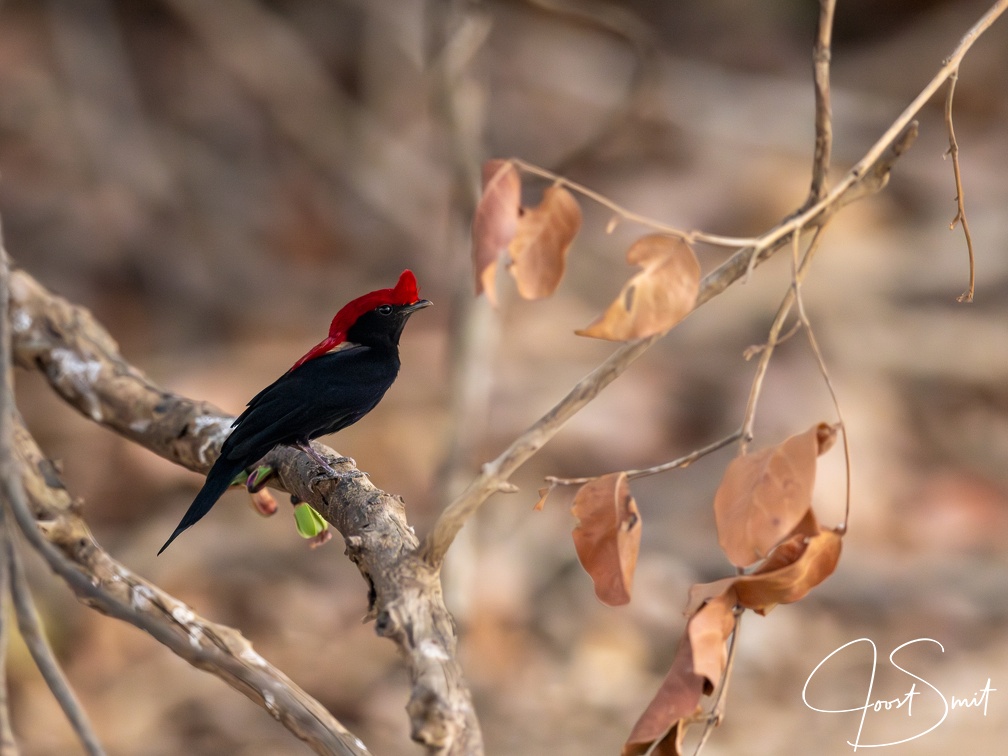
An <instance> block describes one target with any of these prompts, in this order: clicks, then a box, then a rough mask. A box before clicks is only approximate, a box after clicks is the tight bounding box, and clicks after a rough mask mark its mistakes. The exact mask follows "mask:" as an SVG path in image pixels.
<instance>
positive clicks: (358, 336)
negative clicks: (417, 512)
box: [158, 270, 431, 554]
mask: <svg viewBox="0 0 1008 756" xmlns="http://www.w3.org/2000/svg"><path fill="white" fill-rule="evenodd" d="M430 304H431V303H430V301H428V300H426V299H421V298H420V292H419V291H418V289H417V282H416V277H415V276H414V275H413V273H412V272H411V271H409V270H404V271H403V272H402V275H401V276H400V277H399V282H398V283H397V284H396V285H395V287H394V288H392V289H379V290H377V291H372V292H371V293H369V294H365V295H364V296H362V297H358V298H357V299H355V300H353V301H352V302H350V303H348V304H347V305H345V306H344V307H343V308H342V309H341V310H340V311H339V312H338V313H336V316H335V317H334V318H333V320H332V324H331V325H330V326H329V335H328V336H327V337H326V338H325V339H323V340H322V341H320V342H319V343H318V344H316V345H315V346H314V347H312V349H310V350H309V351H308V353H307V354H305V355H304V356H303V357H302V358H301V359H299V360H298V361H297V362H296V363H294V366H293V367H292V368H291V369H290V370H288V371H287V372H286V373H284V374H283V375H282V376H280V378H278V379H277V380H276V381H275V382H274V383H272V384H270V385H269V386H267V387H266V388H264V389H263V390H262V391H260V392H259V393H258V394H256V395H255V396H254V397H253V398H252V400H251V401H250V402H249V403H248V407H247V408H246V409H245V411H244V412H242V413H241V415H239V417H238V419H237V420H235V421H234V423H233V424H232V426H231V427H232V431H231V435H229V436H228V437H227V439H226V440H225V441H224V444H223V445H222V446H221V453H220V456H219V457H218V458H217V461H216V462H214V464H213V467H211V468H210V472H209V473H208V474H207V479H206V483H204V484H203V488H202V489H200V492H199V493H198V494H197V495H196V498H195V499H193V503H192V504H190V505H189V509H188V510H187V511H186V513H185V516H184V517H183V518H182V521H181V522H180V523H179V524H178V527H177V528H175V532H174V533H172V534H171V537H170V538H169V539H168V540H167V541H165V544H164V546H162V547H161V549H160V550H159V551H158V554H160V553H161V552H162V551H164V550H165V549H166V548H168V545H169V544H170V543H171V542H172V541H174V540H175V539H176V538H177V537H178V535H179V534H180V533H181V532H182V531H184V530H185V529H186V528H188V527H190V526H192V525H194V524H196V523H197V522H198V521H199V520H200V518H202V517H203V515H205V514H206V513H207V512H209V511H210V508H211V507H213V505H214V504H216V503H217V500H218V499H219V498H220V497H221V494H223V493H224V491H226V490H227V488H228V486H230V485H231V483H232V481H234V479H235V477H236V476H237V475H238V473H240V472H242V471H243V470H246V469H248V468H250V467H252V466H253V465H254V464H255V463H256V462H258V461H259V460H260V459H262V458H263V457H264V456H266V455H267V454H268V453H269V452H270V451H272V450H273V449H274V448H276V447H277V446H281V445H284V444H287V445H290V446H295V447H297V448H299V449H301V450H302V451H303V452H305V453H306V454H308V455H309V456H311V457H312V458H313V459H314V460H315V461H316V462H318V463H319V464H320V465H322V466H323V467H324V468H326V469H327V470H328V471H329V472H330V473H331V474H332V475H333V476H334V477H339V476H341V475H342V474H341V473H338V472H336V471H335V470H333V469H332V468H331V467H330V466H329V464H328V463H327V462H326V461H325V460H324V459H323V458H322V456H321V455H319V454H318V452H316V451H315V450H314V449H312V447H311V444H310V441H311V440H312V439H314V438H318V437H319V436H325V435H327V434H329V433H335V432H336V431H339V430H342V429H343V428H346V427H347V426H348V425H353V424H354V423H356V422H357V421H358V420H360V419H361V418H362V417H364V415H366V414H367V413H368V412H370V411H371V410H372V409H374V408H375V405H377V404H378V402H380V401H381V398H382V397H383V396H384V395H385V392H386V391H388V389H389V387H390V386H391V385H392V383H393V382H394V381H395V379H396V376H397V375H398V373H399V336H400V335H401V334H402V331H403V327H404V326H405V325H406V321H407V320H408V319H409V316H410V315H412V314H413V313H414V312H416V311H417V310H420V309H422V308H424V307H428V306H430ZM331 350H335V351H331Z"/></svg>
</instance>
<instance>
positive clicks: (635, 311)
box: [576, 234, 700, 341]
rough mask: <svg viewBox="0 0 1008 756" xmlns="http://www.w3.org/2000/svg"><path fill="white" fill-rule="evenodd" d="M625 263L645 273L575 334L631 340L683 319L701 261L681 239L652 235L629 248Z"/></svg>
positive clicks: (696, 284)
mask: <svg viewBox="0 0 1008 756" xmlns="http://www.w3.org/2000/svg"><path fill="white" fill-rule="evenodd" d="M627 262H629V263H630V264H631V265H640V266H641V267H642V268H643V270H642V271H641V272H640V273H637V274H636V275H634V276H633V278H631V279H630V280H629V281H627V282H626V284H625V285H624V286H623V289H622V290H621V291H620V294H619V296H618V297H616V299H615V300H614V301H613V303H612V304H610V305H609V308H608V309H607V310H606V311H605V312H604V313H602V315H600V316H599V317H598V318H596V319H595V321H594V322H593V323H591V324H590V325H589V326H588V327H587V328H584V329H582V330H580V331H576V333H577V334H578V335H579V336H591V337H593V338H596V339H609V340H610V341H630V340H632V339H641V338H644V337H646V336H652V335H654V334H656V333H663V332H665V331H667V330H669V329H670V328H671V327H672V326H674V325H675V324H676V323H678V322H679V321H680V320H682V319H683V318H685V317H686V316H687V315H688V314H689V313H690V312H691V311H692V309H693V305H694V304H696V298H697V292H698V291H699V290H700V263H699V262H698V261H697V258H696V254H694V252H693V250H692V248H690V246H689V244H687V243H686V242H685V241H683V240H682V239H677V238H674V237H671V236H663V235H661V234H651V235H649V236H644V237H642V238H640V239H638V240H637V241H636V242H634V243H633V245H631V247H630V249H629V250H627Z"/></svg>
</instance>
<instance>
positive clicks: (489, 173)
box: [472, 160, 521, 307]
mask: <svg viewBox="0 0 1008 756" xmlns="http://www.w3.org/2000/svg"><path fill="white" fill-rule="evenodd" d="M520 205H521V179H520V178H519V177H518V171H517V170H516V169H515V167H514V164H512V163H511V162H510V161H509V160H488V161H486V162H485V163H484V164H483V196H482V197H480V201H479V204H477V205H476V212H475V214H474V215H473V223H472V250H473V251H472V254H473V267H474V268H475V271H476V294H477V296H478V295H479V294H481V293H482V292H484V291H486V294H487V299H488V300H490V303H491V304H492V305H494V306H495V307H496V305H497V292H496V288H495V287H494V276H495V274H496V272H497V261H498V260H499V259H500V258H501V255H503V254H504V253H505V251H506V250H507V248H508V246H509V245H510V244H511V241H512V240H513V239H514V237H515V233H517V230H518V210H519V207H520Z"/></svg>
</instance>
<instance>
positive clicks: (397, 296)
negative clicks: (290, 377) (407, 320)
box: [288, 268, 420, 372]
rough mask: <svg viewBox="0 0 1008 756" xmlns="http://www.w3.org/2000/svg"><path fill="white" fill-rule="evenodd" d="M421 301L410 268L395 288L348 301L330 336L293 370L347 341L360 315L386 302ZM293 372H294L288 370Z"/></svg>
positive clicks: (314, 347) (406, 302) (379, 290)
mask: <svg viewBox="0 0 1008 756" xmlns="http://www.w3.org/2000/svg"><path fill="white" fill-rule="evenodd" d="M419 300H420V290H419V289H418V288H417V280H416V276H414V275H413V271H411V270H409V269H408V268H407V269H406V270H404V271H403V272H402V275H400V276H399V281H398V283H396V285H395V286H394V287H393V288H391V289H376V290H375V291H372V292H370V293H368V294H365V295H364V296H361V297H357V299H354V300H351V301H350V302H347V303H346V304H345V305H343V307H342V308H341V309H340V311H339V312H337V313H336V316H335V317H334V318H333V319H332V323H330V324H329V335H328V336H327V337H326V338H324V339H323V340H322V341H320V342H319V343H318V344H316V345H315V346H313V347H312V348H311V349H309V350H308V352H307V354H305V356H304V357H302V358H301V359H300V360H298V361H297V362H295V363H294V366H293V367H292V368H291V370H296V369H297V368H299V367H301V366H302V365H303V364H305V363H306V362H308V360H310V359H313V358H315V357H319V356H320V355H323V354H325V353H326V352H328V351H329V350H331V349H334V348H336V347H337V346H339V345H340V344H342V343H343V342H344V341H346V336H347V331H349V330H350V328H351V327H352V326H353V324H354V323H356V322H357V318H359V317H360V316H361V315H363V314H364V313H366V312H371V310H373V309H374V308H375V307H381V306H382V305H384V304H390V305H411V304H413V303H415V302H418V301H419ZM288 372H290V371H288Z"/></svg>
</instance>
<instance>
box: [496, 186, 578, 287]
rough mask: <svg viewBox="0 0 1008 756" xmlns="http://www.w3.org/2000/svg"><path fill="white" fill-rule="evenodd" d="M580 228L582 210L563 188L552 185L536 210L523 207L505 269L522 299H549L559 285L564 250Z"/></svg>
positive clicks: (563, 268)
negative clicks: (512, 277)
mask: <svg viewBox="0 0 1008 756" xmlns="http://www.w3.org/2000/svg"><path fill="white" fill-rule="evenodd" d="M580 228H581V208H580V207H579V206H578V203H577V200H575V199H574V196H573V195H572V194H571V193H570V192H568V191H567V190H566V189H564V188H563V187H562V186H551V187H550V188H549V189H547V190H546V192H545V193H544V194H543V198H542V202H540V203H539V205H538V206H537V207H533V208H527V209H525V208H523V209H522V211H521V214H520V215H519V217H518V230H517V232H516V234H515V237H514V239H512V240H511V244H510V245H509V247H508V251H509V252H510V254H511V261H512V262H511V265H510V267H509V268H508V270H509V272H510V273H511V275H512V276H514V279H515V283H517V285H518V293H519V294H520V295H521V296H522V297H524V298H525V299H540V298H542V297H548V296H549V295H550V294H552V293H553V292H554V291H556V289H557V287H558V286H559V285H560V279H561V278H563V274H564V270H565V268H566V265H567V251H568V250H569V249H570V245H571V243H572V242H573V241H574V237H575V236H577V232H578V230H579V229H580Z"/></svg>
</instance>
